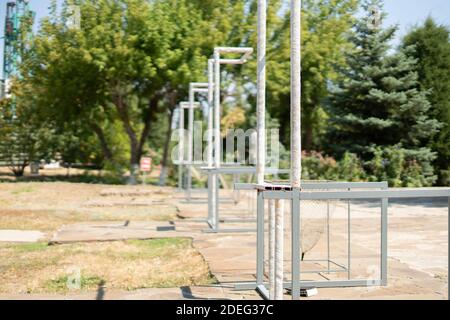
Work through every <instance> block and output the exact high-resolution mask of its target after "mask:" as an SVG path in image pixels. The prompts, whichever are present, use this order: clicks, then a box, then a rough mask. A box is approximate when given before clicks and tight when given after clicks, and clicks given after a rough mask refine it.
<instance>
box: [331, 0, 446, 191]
mask: <svg viewBox="0 0 450 320" xmlns="http://www.w3.org/2000/svg"><path fill="white" fill-rule="evenodd" d="M363 8H364V9H365V10H366V11H367V12H368V15H367V17H365V18H363V19H360V20H358V21H357V22H356V24H355V26H354V30H352V33H351V35H350V40H351V42H352V43H353V44H354V50H352V51H351V52H348V53H347V54H346V61H347V68H346V69H345V70H341V80H340V81H338V82H337V83H336V87H335V90H334V94H333V97H332V99H331V109H332V119H331V121H332V129H331V132H330V133H331V135H330V137H329V141H330V147H331V148H332V149H333V151H334V152H335V154H337V155H338V156H341V155H342V154H344V152H353V153H356V154H358V155H359V156H361V157H362V158H363V159H364V160H366V161H369V160H371V159H372V158H373V156H374V152H375V150H379V149H380V148H382V149H383V148H392V147H395V148H398V149H402V152H404V153H405V156H406V162H407V163H412V162H414V163H418V164H420V166H421V167H422V171H423V172H422V173H423V174H424V175H426V176H427V179H428V180H427V181H428V183H427V184H430V183H432V182H433V181H434V180H435V177H434V176H433V170H432V169H431V167H430V162H431V161H433V159H434V158H435V155H434V153H433V152H432V151H431V150H430V149H429V148H428V147H426V144H427V142H428V141H429V139H430V138H431V137H432V136H433V135H434V133H435V132H436V131H437V129H438V128H439V122H438V121H436V120H434V119H430V118H429V117H428V116H427V113H428V111H429V109H430V103H429V101H428V100H427V94H428V93H427V92H426V91H423V90H421V89H420V88H419V84H418V75H417V72H416V71H415V68H416V63H417V61H416V60H415V59H414V58H412V57H410V56H409V55H408V52H409V51H410V50H411V48H410V47H406V48H403V49H402V50H398V51H397V52H395V53H391V52H390V50H391V46H390V41H391V40H392V39H393V38H394V36H395V33H396V31H397V27H396V26H392V27H388V28H382V26H381V22H382V19H383V17H385V15H386V14H385V13H384V12H383V11H382V1H380V0H367V1H365V2H364V3H363ZM374 11H375V12H374ZM377 11H378V12H379V18H380V19H378V18H377V14H378V13H377ZM386 160H387V161H389V159H386Z"/></svg>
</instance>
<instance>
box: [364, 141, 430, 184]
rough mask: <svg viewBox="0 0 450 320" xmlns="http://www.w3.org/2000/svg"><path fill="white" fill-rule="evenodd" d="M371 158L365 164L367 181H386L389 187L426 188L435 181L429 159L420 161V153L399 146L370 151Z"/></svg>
mask: <svg viewBox="0 0 450 320" xmlns="http://www.w3.org/2000/svg"><path fill="white" fill-rule="evenodd" d="M372 152H373V155H374V156H373V158H372V160H370V161H368V162H366V171H367V172H369V181H387V182H388V183H389V186H391V187H428V186H432V185H433V184H434V182H435V181H436V176H435V175H434V174H433V168H432V167H430V165H429V159H424V161H420V153H411V152H408V150H405V149H403V148H401V146H394V147H385V148H381V147H377V148H373V149H372Z"/></svg>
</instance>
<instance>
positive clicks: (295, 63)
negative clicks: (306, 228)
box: [291, 0, 302, 300]
mask: <svg viewBox="0 0 450 320" xmlns="http://www.w3.org/2000/svg"><path fill="white" fill-rule="evenodd" d="M301 6H302V2H301V0H291V185H292V188H293V193H294V197H293V198H292V230H291V237H292V262H291V263H292V299H294V300H297V299H299V298H300V250H301V243H300V241H301V238H300V232H301V230H300V228H301V226H300V224H301V220H300V199H299V198H300V194H299V192H300V188H301V175H302V151H301V150H302V145H301Z"/></svg>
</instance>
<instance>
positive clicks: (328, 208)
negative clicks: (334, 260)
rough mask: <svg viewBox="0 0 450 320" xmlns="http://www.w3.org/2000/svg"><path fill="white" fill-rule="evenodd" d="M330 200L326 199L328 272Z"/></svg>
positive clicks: (328, 258) (329, 264)
mask: <svg viewBox="0 0 450 320" xmlns="http://www.w3.org/2000/svg"><path fill="white" fill-rule="evenodd" d="M330 259H331V258H330V201H327V263H328V274H330V268H331V263H330Z"/></svg>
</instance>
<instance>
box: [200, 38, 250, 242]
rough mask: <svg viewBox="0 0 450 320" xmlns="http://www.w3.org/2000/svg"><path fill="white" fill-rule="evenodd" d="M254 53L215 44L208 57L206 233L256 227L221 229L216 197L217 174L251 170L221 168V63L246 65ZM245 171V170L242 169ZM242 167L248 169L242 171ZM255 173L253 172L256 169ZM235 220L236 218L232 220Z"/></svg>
mask: <svg viewBox="0 0 450 320" xmlns="http://www.w3.org/2000/svg"><path fill="white" fill-rule="evenodd" d="M230 54H239V55H240V57H239V58H234V59H225V58H223V56H224V55H230ZM252 54H253V48H248V47H247V48H242V47H217V48H215V49H214V54H213V59H212V60H209V66H211V64H212V65H213V66H214V73H213V79H211V78H210V81H209V82H210V83H211V82H213V87H214V95H213V101H214V104H213V111H214V116H213V123H212V126H211V127H210V128H213V137H214V139H213V140H214V141H213V142H214V148H213V151H214V155H213V157H211V158H209V159H208V166H207V167H205V168H203V170H204V171H205V172H207V174H208V219H207V223H208V225H209V227H210V229H207V230H204V231H205V232H213V233H217V232H243V231H244V232H247V231H255V230H247V229H246V230H243V229H226V230H225V229H220V228H219V224H220V219H219V214H218V212H219V203H220V202H221V200H220V196H219V190H220V185H219V179H218V177H219V175H220V174H232V175H233V176H235V175H240V174H243V173H253V171H252V170H254V169H252V168H242V167H237V168H234V167H229V166H228V167H224V168H222V152H221V139H220V136H221V135H220V132H221V130H220V119H221V113H222V110H221V103H220V92H221V87H220V84H221V65H243V64H245V63H246V62H247V61H248V59H249V58H250V56H251V55H252ZM243 170H244V171H243ZM245 170H247V171H249V170H250V172H245ZM255 172H256V171H255ZM234 222H235V221H234Z"/></svg>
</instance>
